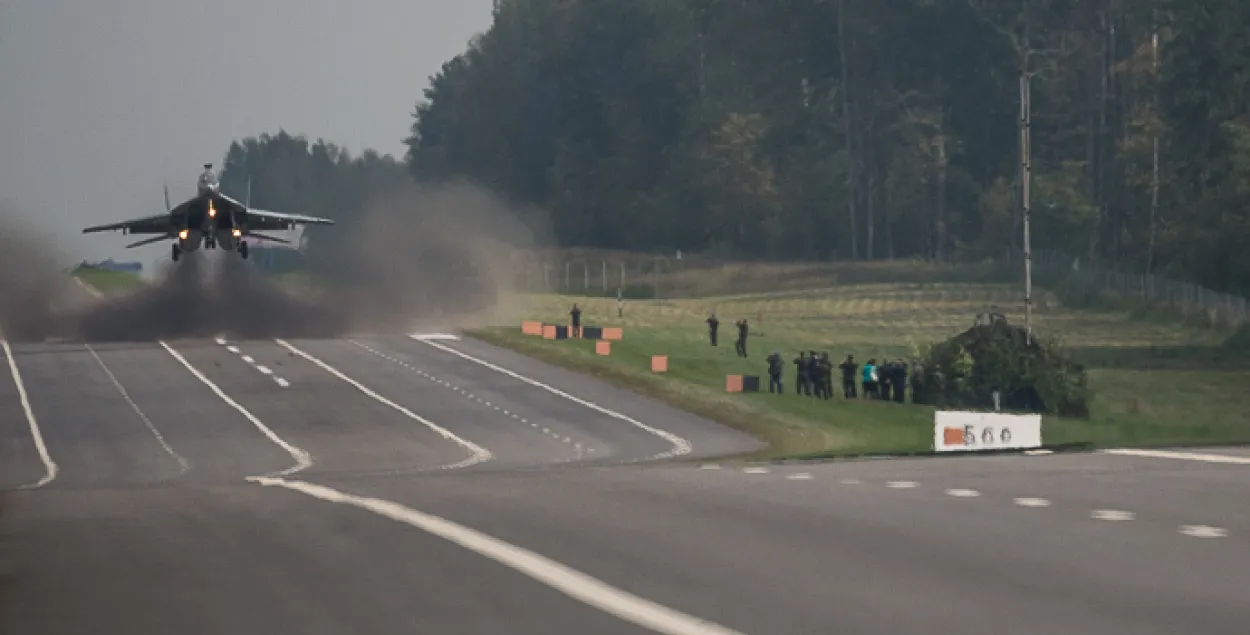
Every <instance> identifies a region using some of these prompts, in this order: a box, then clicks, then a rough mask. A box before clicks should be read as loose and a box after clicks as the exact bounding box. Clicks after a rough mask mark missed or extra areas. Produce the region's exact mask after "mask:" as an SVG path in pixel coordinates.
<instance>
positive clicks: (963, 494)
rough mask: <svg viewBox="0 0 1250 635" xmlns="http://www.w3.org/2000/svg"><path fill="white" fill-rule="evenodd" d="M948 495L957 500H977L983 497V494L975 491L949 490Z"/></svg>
mask: <svg viewBox="0 0 1250 635" xmlns="http://www.w3.org/2000/svg"><path fill="white" fill-rule="evenodd" d="M946 495H947V496H954V497H955V498H976V497H978V496H980V495H981V492H978V491H976V490H974V489H948V490H946Z"/></svg>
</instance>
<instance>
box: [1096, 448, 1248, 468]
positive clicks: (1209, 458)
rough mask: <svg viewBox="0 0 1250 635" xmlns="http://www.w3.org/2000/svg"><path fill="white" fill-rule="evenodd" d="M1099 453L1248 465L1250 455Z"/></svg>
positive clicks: (1122, 450)
mask: <svg viewBox="0 0 1250 635" xmlns="http://www.w3.org/2000/svg"><path fill="white" fill-rule="evenodd" d="M1101 453H1102V454H1111V455H1116V456H1138V457H1145V458H1151V459H1177V460H1181V461H1203V462H1206V463H1230V464H1235V465H1250V456H1226V455H1223V454H1199V453H1196V452H1172V451H1168V450H1133V449H1127V448H1126V449H1117V450H1102V451H1101Z"/></svg>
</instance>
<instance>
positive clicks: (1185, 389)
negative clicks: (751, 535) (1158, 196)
mask: <svg viewBox="0 0 1250 635" xmlns="http://www.w3.org/2000/svg"><path fill="white" fill-rule="evenodd" d="M1019 295H1020V294H1019V291H1018V290H1016V289H1013V288H1011V287H1009V286H1005V285H993V284H949V285H945V284H934V283H916V284H893V285H888V284H863V285H850V286H837V287H826V288H821V289H809V290H793V291H786V292H780V293H773V294H751V295H740V296H734V297H724V296H722V297H714V298H702V299H692V300H671V301H648V300H635V301H630V300H626V301H625V306H624V313H623V316H622V317H619V318H618V317H617V308H616V300H615V299H614V298H595V297H575V296H568V295H551V294H525V295H520V296H518V297H517V298H516V302H515V304H516V309H517V311H516V313H517V314H518V315H523V316H525V318H526V319H533V320H543V321H548V322H556V323H567V321H568V311H569V308H570V306H571V305H572V303H573V302H577V303H578V304H579V305H580V306H581V308H582V309H583V317H582V320H583V324H588V325H599V326H621V327H623V328H624V329H625V336H624V340H623V341H621V342H615V343H613V350H612V354H611V355H610V356H608V357H601V356H598V355H596V354H595V352H594V344H593V342H589V341H570V340H565V341H550V340H543V339H541V338H538V337H533V336H524V335H522V334H521V333H520V325H519V322H518V324H516V325H515V326H514V325H509V326H507V327H498V328H489V329H481V330H476V331H473V332H472V333H471V334H472V335H474V336H476V337H480V338H482V339H485V340H487V341H490V342H492V343H495V344H499V345H502V346H506V347H508V348H511V349H513V350H516V351H518V352H521V353H524V354H527V355H530V356H533V357H536V358H539V359H543V360H545V361H549V362H552V363H556V364H559V365H561V366H565V367H568V368H571V369H575V370H579V371H584V372H587V373H589V374H592V375H595V376H598V377H601V378H603V379H606V380H608V381H611V382H613V383H616V384H618V385H621V386H624V387H627V388H630V389H633V390H636V391H638V392H640V393H643V394H647V395H650V396H653V397H657V398H660V399H662V400H665V401H667V402H669V403H671V404H673V405H675V406H678V407H680V408H683V409H685V410H688V411H691V412H696V413H699V414H702V415H705V416H708V417H710V418H712V419H715V420H719V421H721V422H723V423H726V424H728V425H731V426H733V427H735V428H739V429H742V430H744V431H747V432H750V433H752V434H754V435H756V436H758V437H760V438H762V439H764V440H766V441H768V442H769V444H770V449H769V450H767V451H766V452H765V453H763V455H761V456H759V457H756V458H781V457H797V456H824V455H839V454H858V453H900V452H918V451H920V452H922V451H925V450H928V449H931V447H932V435H933V409H932V408H929V407H924V406H914V405H911V404H905V405H899V404H889V403H880V402H865V401H848V400H845V399H843V398H841V397H840V396H837V397H835V398H834V399H831V400H828V401H821V400H816V399H812V398H808V397H799V396H796V395H794V394H793V391H794V385H793V382H794V370H793V368H794V367H793V365H791V364H789V363H788V362H789V360H791V359H793V358H794V357H795V356H796V355H797V353H798V351H799V350H800V349H802V350H810V349H816V350H818V351H827V352H828V353H829V355H830V357H831V358H833V359H834V360H835V363H836V362H838V361H841V359H842V358H843V357H845V355H846V354H848V353H851V354H854V355H855V358H856V361H858V362H859V363H861V364H862V363H863V362H864V361H865V360H867V359H869V358H872V357H876V358H883V357H891V358H893V357H908V358H910V357H912V356H914V355H915V354H916V353H917V351H918V350H919V347H920V346H921V345H923V344H925V343H928V342H932V341H937V340H942V339H945V338H947V337H949V336H951V335H954V334H955V333H958V332H960V331H963V330H965V329H966V328H968V327H969V326H971V325H972V322H973V320H974V319H975V317H976V315H977V314H978V313H980V312H982V311H985V310H987V309H991V308H992V309H993V310H996V311H998V312H1001V313H1004V314H1006V315H1007V316H1008V318H1009V319H1010V320H1012V321H1013V322H1016V323H1022V322H1023V315H1022V314H1021V312H1020V311H1018V310H1009V309H1008V307H1016V306H1019V304H1020V302H1019V301H1018V299H1017V298H1018V297H1019ZM1036 302H1037V309H1036V310H1035V313H1034V325H1035V330H1036V332H1037V333H1038V334H1039V335H1040V336H1042V337H1056V338H1057V339H1059V340H1060V341H1061V342H1062V343H1063V344H1064V345H1065V346H1068V347H1070V348H1072V349H1074V351H1075V352H1076V353H1077V355H1078V356H1079V357H1080V358H1081V359H1082V361H1083V362H1085V363H1086V364H1087V366H1088V368H1089V369H1090V384H1091V386H1092V387H1093V389H1094V390H1095V391H1096V392H1095V398H1094V403H1093V408H1092V414H1091V417H1090V418H1089V419H1088V420H1068V419H1059V418H1053V417H1047V418H1046V420H1045V423H1044V426H1043V435H1044V441H1045V442H1046V443H1047V444H1066V443H1091V444H1093V445H1095V446H1102V447H1106V446H1116V445H1169V444H1197V443H1215V442H1250V415H1247V413H1246V409H1247V406H1250V397H1247V396H1246V394H1245V388H1246V387H1247V386H1250V362H1247V360H1246V359H1245V356H1244V355H1237V354H1230V353H1229V352H1228V351H1226V350H1224V349H1222V348H1221V343H1222V342H1223V341H1224V339H1225V338H1226V337H1227V336H1228V333H1225V332H1220V331H1215V330H1210V329H1200V328H1195V327H1190V326H1186V325H1184V324H1181V323H1167V322H1163V321H1159V320H1141V319H1137V318H1135V317H1134V316H1133V315H1130V314H1128V313H1113V312H1092V311H1072V310H1066V309H1064V308H1062V307H1060V306H1059V305H1058V303H1057V302H1056V301H1055V300H1054V299H1053V298H1050V297H1048V296H1046V295H1044V294H1043V295H1041V296H1040V298H1039V299H1038V300H1037V301H1036ZM711 311H715V312H716V313H717V315H718V317H719V318H720V320H721V332H720V346H719V347H716V348H713V347H711V346H710V345H709V343H708V340H707V329H706V326H705V324H704V322H703V320H704V319H705V318H706V317H707V315H708V313H709V312H711ZM741 317H746V318H748V319H749V320H750V322H751V336H750V339H749V340H748V351H749V353H750V358H749V360H742V359H740V358H738V357H737V356H736V355H735V353H734V338H735V337H736V330H735V329H734V326H733V323H734V322H735V321H736V320H737V319H739V318H741ZM773 350H779V351H780V352H781V353H782V355H783V357H784V358H785V359H786V360H787V372H786V375H785V377H784V379H785V382H786V386H785V388H786V390H787V391H789V392H788V393H787V394H785V395H783V396H778V395H774V394H769V393H767V392H761V393H758V394H728V393H726V392H725V390H724V382H725V375H727V374H733V373H750V374H756V375H762V376H764V381H765V382H766V377H767V375H766V373H765V368H766V363H765V361H764V358H765V357H766V356H767V355H768V354H769V353H770V352H771V351H773ZM656 354H662V355H668V356H669V372H667V373H664V374H653V373H651V372H650V358H651V356H652V355H656ZM836 379H839V378H837V377H835V380H836ZM835 383H837V382H835ZM762 388H764V389H765V390H766V389H767V387H766V386H764V387H762ZM835 392H840V390H839V389H838V387H837V386H835Z"/></svg>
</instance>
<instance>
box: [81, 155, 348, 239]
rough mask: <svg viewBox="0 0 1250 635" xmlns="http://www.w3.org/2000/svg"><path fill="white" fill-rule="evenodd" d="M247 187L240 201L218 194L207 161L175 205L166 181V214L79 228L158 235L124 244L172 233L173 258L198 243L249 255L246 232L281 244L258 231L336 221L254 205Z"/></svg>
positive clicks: (217, 185)
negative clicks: (192, 188) (190, 191)
mask: <svg viewBox="0 0 1250 635" xmlns="http://www.w3.org/2000/svg"><path fill="white" fill-rule="evenodd" d="M247 189H248V194H247V201H246V202H244V203H240V202H238V201H236V200H234V199H232V198H230V197H229V196H226V195H225V194H222V193H221V184H220V183H218V181H217V175H216V174H214V173H213V164H211V163H205V164H204V172H203V173H201V174H200V178H199V180H197V181H196V184H195V196H193V197H191V198H189V199H187V200H185V201H183V202H182V203H180V204H179V205H178V206H177V207H170V205H169V187H168V186H166V188H165V209H166V213H165V214H161V215H158V216H148V217H146V218H135V219H132V220H127V221H122V222H120V223H111V224H108V225H97V226H95V227H88V228H86V229H84V230H82V233H84V234H90V233H93V232H103V231H116V230H119V229H120V230H121V231H122V234H123V235H125V234H158V235H157V236H154V237H152V238H146V239H144V240H140V241H138V242H135V243H131V244H129V245H126V247H127V248H131V247H141V246H143V245H150V244H152V243H155V242H158V241H161V240H167V239H170V238H173V239H175V241H176V242H174V244H173V245H172V253H173V259H174V262H177V261H178V258H179V257H180V256H181V255H182V254H185V253H191V252H193V251H195V250H197V249H199V248H200V245H201V244H203V245H204V248H205V249H224V250H226V251H232V250H233V251H238V252H239V256H241V257H243V258H244V259H247V243H246V242H244V239H245V238H247V237H249V236H251V237H254V238H257V239H259V240H272V241H274V242H279V243H289V242H290V241H288V240H283V239H281V238H276V237H273V236H267V235H265V234H261V233H258V230H259V231H283V230H288V229H291V228H293V227H295V226H296V225H333V224H334V221H332V220H330V219H328V218H317V217H315V216H302V215H299V214H282V213H279V212H270V211H267V210H260V209H252V207H251V198H252V193H251V192H252V184H251V181H250V180H249V181H248V187H247Z"/></svg>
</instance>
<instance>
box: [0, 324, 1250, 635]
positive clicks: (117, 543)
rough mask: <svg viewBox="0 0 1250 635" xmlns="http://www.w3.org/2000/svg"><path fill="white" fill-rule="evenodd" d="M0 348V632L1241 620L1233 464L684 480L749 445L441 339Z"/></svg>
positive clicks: (1210, 455) (1024, 463) (1028, 628)
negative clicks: (1, 365)
mask: <svg viewBox="0 0 1250 635" xmlns="http://www.w3.org/2000/svg"><path fill="white" fill-rule="evenodd" d="M9 346H11V350H10V351H9V354H6V362H11V366H10V369H9V370H5V371H0V375H5V377H0V487H3V488H4V489H6V490H7V493H6V494H5V495H4V497H3V499H0V505H2V507H0V575H2V576H3V577H2V578H0V631H2V632H5V633H10V632H11V633H84V632H91V633H102V634H127V635H130V634H146V633H162V634H164V633H234V634H242V633H258V634H259V633H264V634H266V635H269V634H272V633H335V634H342V633H509V634H520V633H536V634H537V633H542V634H560V635H563V634H572V633H579V634H580V633H596V634H600V633H602V634H618V633H620V634H623V633H653V632H660V633H672V634H681V635H729V634H732V633H749V634H756V635H763V634H777V635H788V634H796V635H799V634H802V635H811V634H815V633H872V634H877V633H880V634H887V633H888V634H892V635H898V634H913V633H915V634H921V633H924V634H931V633H987V634H990V633H993V634H1001V633H1013V634H1016V633H1019V634H1033V633H1037V634H1043V633H1045V634H1047V635H1050V634H1053V633H1066V634H1070V633H1098V634H1099V635H1108V634H1119V633H1125V634H1127V633H1133V634H1134V635H1141V634H1154V633H1159V634H1163V633H1169V634H1171V633H1230V634H1232V633H1237V634H1241V633H1245V632H1246V629H1247V624H1248V623H1250V540H1248V537H1250V487H1248V486H1247V485H1248V484H1250V455H1247V454H1246V453H1245V452H1244V451H1240V450H1235V449H1234V450H1203V451H1190V452H1187V453H1177V454H1166V455H1149V456H1139V455H1133V454H1124V455H1116V454H1080V455H1058V454H1057V455H1040V456H1028V455H1011V456H992V457H957V458H935V459H907V460H859V461H842V462H835V463H826V464H809V465H802V464H791V465H768V466H749V465H742V464H734V463H722V462H719V461H718V460H717V459H716V457H718V456H725V455H731V454H735V453H743V452H746V451H750V450H752V449H754V448H755V447H757V443H756V442H755V441H754V440H753V439H750V438H748V437H745V436H743V435H741V434H739V433H736V432H734V431H731V430H728V429H725V428H722V427H719V426H717V425H714V424H712V423H709V422H707V421H703V420H701V419H699V418H697V417H694V416H691V415H688V414H684V413H680V412H677V411H674V410H672V409H670V408H667V407H665V406H663V405H661V404H657V403H654V402H652V401H649V400H646V399H642V398H639V397H637V396H634V395H631V394H629V393H626V392H623V391H620V390H617V389H614V388H611V387H608V386H605V385H603V384H601V383H599V382H597V381H595V380H593V379H590V378H587V377H583V376H579V375H576V374H573V373H569V372H566V371H563V370H560V369H556V368H552V367H550V366H547V365H544V364H541V363H539V362H536V361H533V360H530V359H527V358H523V357H520V356H518V355H515V354H513V353H510V352H508V351H504V350H500V349H496V348H494V347H491V346H489V345H486V344H483V343H480V342H476V341H472V340H459V339H457V340H442V339H435V340H431V339H417V338H414V337H404V336H385V337H361V338H357V339H335V340H293V341H285V340H264V341H229V340H194V341H168V342H156V343H127V344H98V345H91V346H87V345H84V344H81V343H61V344H57V343H43V344H17V343H11V344H9ZM12 368H16V369H17V371H18V375H17V376H14V375H13V374H12V371H11V369H12ZM1221 458H1223V459H1224V460H1221Z"/></svg>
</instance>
